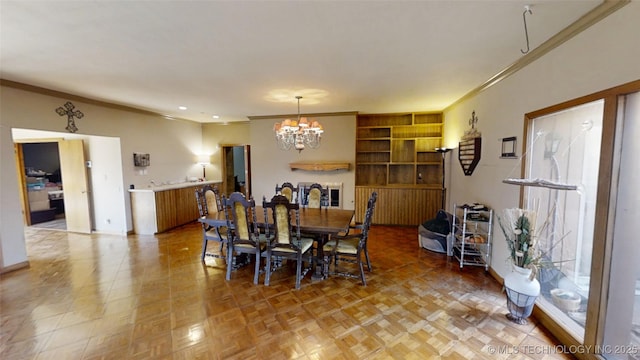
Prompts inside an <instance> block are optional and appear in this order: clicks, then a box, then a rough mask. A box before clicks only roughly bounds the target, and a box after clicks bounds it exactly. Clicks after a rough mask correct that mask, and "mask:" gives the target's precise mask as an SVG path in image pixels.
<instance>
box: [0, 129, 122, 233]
mask: <svg viewBox="0 0 640 360" xmlns="http://www.w3.org/2000/svg"><path fill="white" fill-rule="evenodd" d="M11 132H12V138H13V142H14V148H15V156H16V161H15V163H16V176H17V177H18V184H20V186H19V191H20V196H21V200H22V209H23V219H24V225H25V226H31V225H32V222H31V212H32V209H31V205H32V204H31V201H30V200H36V201H38V200H41V201H43V202H42V203H39V205H40V206H41V207H47V205H48V209H54V210H53V213H54V218H55V217H61V216H59V215H58V216H56V214H55V212H56V211H61V210H62V209H60V210H56V209H57V208H58V206H61V207H63V208H64V210H63V211H64V220H65V221H66V231H69V232H78V233H87V234H88V233H92V232H99V233H111V234H126V233H127V226H128V224H130V216H131V213H130V209H129V208H127V204H126V201H127V200H128V195H129V194H128V192H127V190H126V189H125V187H124V180H123V179H124V175H123V165H122V164H123V162H122V154H121V145H120V139H119V138H114V137H104V136H95V135H81V134H67V133H58V132H51V131H43V130H33V129H19V128H14V129H12V130H11ZM32 144H47V145H45V148H44V149H43V148H36V149H35V151H47V152H51V153H52V154H49V155H50V156H52V157H54V156H55V155H57V157H58V160H59V165H58V166H59V168H60V170H59V177H60V180H59V181H60V183H59V181H58V178H57V176H58V173H57V172H56V171H55V170H49V167H48V166H44V165H41V164H39V163H31V161H30V160H29V157H30V155H29V152H30V150H31V149H30V147H31V146H32ZM25 146H26V148H27V162H26V163H25V156H24V151H23V148H24V147H25ZM56 146H57V150H56V149H55V147H56ZM56 151H57V153H56ZM54 154H55V155H54ZM40 156H43V155H42V154H40ZM52 162H53V161H52ZM53 163H54V164H55V162H53ZM32 165H33V166H32ZM29 167H32V168H33V169H28V168H29ZM28 174H30V175H35V176H33V177H35V178H36V179H29V178H30V176H29V175H28ZM49 174H51V175H49ZM39 178H46V179H39ZM28 180H29V181H35V182H37V183H42V184H44V185H40V184H38V185H30V186H28V185H27V181H28ZM46 184H49V186H48V187H47V186H46ZM54 184H55V185H54ZM54 186H57V187H59V188H61V189H60V190H61V191H62V193H53V194H49V193H50V192H51V191H58V190H53V188H54ZM29 187H31V188H38V189H40V188H41V187H42V188H43V190H45V191H43V192H44V193H45V195H41V196H42V199H30V198H29V189H28V188H29ZM59 200H62V201H59ZM47 203H48V204H47ZM60 203H62V204H60ZM37 207H38V204H36V208H37ZM49 212H51V210H49ZM128 221H129V222H128ZM44 224H45V223H44V222H36V226H43V225H44Z"/></svg>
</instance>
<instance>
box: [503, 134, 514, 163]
mask: <svg viewBox="0 0 640 360" xmlns="http://www.w3.org/2000/svg"><path fill="white" fill-rule="evenodd" d="M500 157H501V158H503V159H516V158H518V157H517V156H516V137H515V136H511V137H506V138H502V152H501V154H500Z"/></svg>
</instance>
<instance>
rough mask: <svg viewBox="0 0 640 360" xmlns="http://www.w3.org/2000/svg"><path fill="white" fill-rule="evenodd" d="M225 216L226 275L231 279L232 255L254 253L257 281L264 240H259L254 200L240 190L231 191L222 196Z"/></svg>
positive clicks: (256, 280) (255, 280)
mask: <svg viewBox="0 0 640 360" xmlns="http://www.w3.org/2000/svg"><path fill="white" fill-rule="evenodd" d="M222 204H223V208H222V211H224V215H225V218H226V219H227V237H228V239H229V240H228V244H227V276H226V279H227V280H230V279H231V271H232V269H233V267H234V264H233V257H234V256H235V254H236V253H247V254H255V259H254V266H255V269H254V275H253V283H254V284H257V283H258V277H259V276H260V253H261V251H262V248H263V247H264V242H262V243H261V242H260V232H259V231H258V219H257V216H256V202H255V201H254V200H253V198H249V199H248V200H247V198H246V197H245V196H244V194H243V193H241V192H238V191H236V192H233V193H231V194H230V195H229V197H228V198H226V197H225V196H224V195H223V197H222Z"/></svg>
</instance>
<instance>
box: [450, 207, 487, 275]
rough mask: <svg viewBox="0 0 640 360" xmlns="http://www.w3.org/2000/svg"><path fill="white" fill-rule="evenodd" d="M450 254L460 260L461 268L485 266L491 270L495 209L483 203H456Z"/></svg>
mask: <svg viewBox="0 0 640 360" xmlns="http://www.w3.org/2000/svg"><path fill="white" fill-rule="evenodd" d="M454 209H455V210H454V211H455V214H454V216H453V221H452V226H451V233H452V234H454V237H453V239H452V243H451V248H450V249H449V250H450V251H449V255H450V256H454V257H455V258H456V259H457V260H458V262H460V268H462V267H464V266H465V265H468V266H484V269H485V271H488V270H489V265H490V264H491V243H492V240H493V239H492V229H493V210H491V209H488V208H486V207H485V206H483V205H477V204H475V205H455V206H454Z"/></svg>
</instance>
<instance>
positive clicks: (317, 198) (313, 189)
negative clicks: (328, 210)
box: [305, 183, 329, 209]
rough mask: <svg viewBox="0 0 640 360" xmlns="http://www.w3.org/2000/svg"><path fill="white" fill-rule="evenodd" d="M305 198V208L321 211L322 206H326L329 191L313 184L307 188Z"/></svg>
mask: <svg viewBox="0 0 640 360" xmlns="http://www.w3.org/2000/svg"><path fill="white" fill-rule="evenodd" d="M305 196H306V197H307V199H306V201H305V204H307V208H310V209H322V207H323V206H324V207H326V206H327V205H328V204H327V202H328V199H329V189H326V188H323V187H322V185H320V184H318V183H314V184H311V185H310V186H309V189H308V190H307V191H306V193H305Z"/></svg>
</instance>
